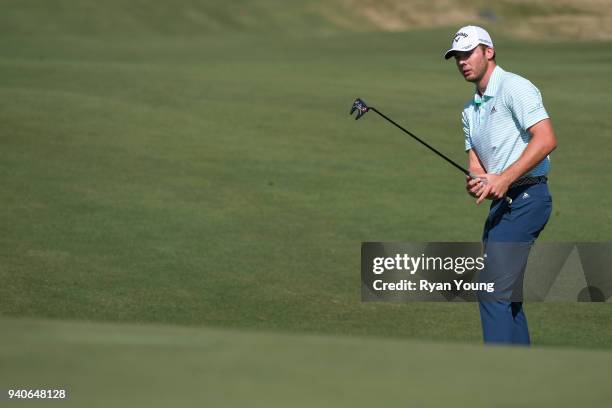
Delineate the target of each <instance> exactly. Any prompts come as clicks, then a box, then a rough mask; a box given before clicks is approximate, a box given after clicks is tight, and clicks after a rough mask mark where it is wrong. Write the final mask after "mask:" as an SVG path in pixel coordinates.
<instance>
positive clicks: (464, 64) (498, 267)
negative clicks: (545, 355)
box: [445, 26, 557, 345]
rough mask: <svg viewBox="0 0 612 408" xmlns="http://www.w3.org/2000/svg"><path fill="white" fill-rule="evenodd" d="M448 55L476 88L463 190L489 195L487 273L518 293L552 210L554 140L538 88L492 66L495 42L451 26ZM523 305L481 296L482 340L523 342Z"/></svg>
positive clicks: (466, 112) (479, 198)
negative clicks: (533, 246)
mask: <svg viewBox="0 0 612 408" xmlns="http://www.w3.org/2000/svg"><path fill="white" fill-rule="evenodd" d="M451 57H454V59H455V62H456V65H457V68H458V69H459V72H460V73H461V75H462V76H463V78H464V79H465V80H466V81H468V82H471V83H473V84H474V85H475V93H474V96H473V97H472V98H471V99H470V101H469V102H468V103H467V104H466V105H465V107H464V109H463V113H462V119H463V120H462V122H463V132H464V135H465V150H466V151H467V154H468V166H469V173H470V174H471V176H467V183H466V190H467V192H468V194H470V195H471V196H472V197H474V198H476V203H478V204H480V203H481V202H483V201H484V200H485V199H489V200H492V203H491V208H490V212H489V216H488V217H487V220H486V222H485V226H484V233H483V243H484V245H485V254H486V256H487V258H486V265H487V267H486V268H485V270H486V271H487V272H488V276H489V277H491V276H497V277H496V278H495V279H494V280H496V281H499V280H501V281H502V286H503V285H506V286H504V287H503V288H501V289H500V290H501V291H502V292H503V291H506V290H508V291H510V292H512V291H513V290H514V289H516V287H517V285H519V286H520V288H519V289H520V290H522V275H521V273H522V271H523V270H524V267H525V265H526V262H527V257H528V253H529V247H530V246H531V244H532V243H533V242H534V241H535V240H536V239H537V237H538V235H539V234H540V232H541V231H542V229H543V228H544V226H545V225H546V222H547V221H548V218H549V216H550V213H551V209H552V199H551V196H550V194H549V192H548V186H547V174H548V171H549V168H550V160H549V157H548V155H549V153H550V152H552V151H553V150H554V149H555V147H556V145H557V142H556V137H555V134H554V132H553V129H552V126H551V122H550V119H549V117H548V114H547V112H546V109H545V108H544V105H543V103H542V97H541V95H540V92H539V91H538V89H537V88H536V87H535V86H534V85H533V84H532V83H531V82H529V81H528V80H527V79H525V78H522V77H521V76H518V75H515V74H512V73H510V72H507V71H505V70H503V69H502V68H501V67H499V66H498V65H497V64H496V61H495V49H494V47H493V41H492V40H491V37H490V36H489V34H488V33H487V32H486V31H485V30H484V29H482V28H481V27H476V26H467V27H463V28H461V29H460V30H459V31H457V33H456V34H455V35H454V36H453V39H452V43H451V49H450V50H448V51H447V52H446V54H445V58H446V59H449V58H451ZM505 244H509V245H510V246H508V245H505ZM513 244H518V246H514V247H513V246H511V245H513ZM517 248H523V249H524V250H521V249H517ZM508 275H512V276H510V277H509V276H508ZM503 282H505V283H503ZM508 282H510V283H508ZM496 290H497V289H496ZM522 306H523V304H522V298H517V297H515V296H500V297H496V298H488V299H485V298H483V297H480V298H479V307H480V316H481V322H482V329H483V337H484V341H485V343H506V344H523V345H528V344H529V343H530V339H529V331H528V327H527V320H526V318H525V313H524V311H523V307H522Z"/></svg>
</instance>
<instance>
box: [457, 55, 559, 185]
mask: <svg viewBox="0 0 612 408" xmlns="http://www.w3.org/2000/svg"><path fill="white" fill-rule="evenodd" d="M546 118H548V113H546V109H545V108H544V104H543V103H542V96H541V95H540V91H539V90H538V88H536V87H535V86H534V85H533V84H532V83H531V82H529V81H528V80H527V79H525V78H523V77H521V76H519V75H516V74H513V73H510V72H506V71H504V70H503V69H501V67H499V66H497V67H495V69H494V70H493V73H492V74H491V78H489V83H488V84H487V89H486V91H485V93H484V95H482V97H481V96H480V95H479V94H478V92H476V94H475V95H474V99H472V100H470V101H469V102H468V103H466V104H465V106H464V108H463V133H464V135H465V150H466V151H467V150H470V149H474V151H475V152H476V154H477V155H478V157H479V158H480V160H481V161H482V164H483V165H484V167H485V170H486V171H487V173H501V172H503V171H504V170H505V169H507V168H508V167H509V166H510V165H511V164H512V163H514V162H515V161H516V160H517V159H518V158H519V157H520V156H521V154H522V153H523V151H524V150H525V148H526V147H527V143H529V140H530V139H531V135H530V134H529V132H528V131H527V129H529V128H530V127H531V126H533V125H535V124H536V123H538V122H540V121H541V120H544V119H546ZM549 169H550V158H549V157H548V156H547V157H546V158H545V159H544V160H542V161H541V162H540V163H538V165H537V166H535V167H534V168H533V169H531V171H529V173H528V174H526V175H529V176H543V175H546V174H547V173H548V171H549Z"/></svg>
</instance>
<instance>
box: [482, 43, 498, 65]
mask: <svg viewBox="0 0 612 408" xmlns="http://www.w3.org/2000/svg"><path fill="white" fill-rule="evenodd" d="M478 46H479V47H480V48H482V52H483V53H484V52H485V51H486V50H487V48H491V47H488V46H486V45H484V44H478ZM496 54H497V52H495V48H493V58H491V59H492V60H493V61H494V62H497V61H495V56H496Z"/></svg>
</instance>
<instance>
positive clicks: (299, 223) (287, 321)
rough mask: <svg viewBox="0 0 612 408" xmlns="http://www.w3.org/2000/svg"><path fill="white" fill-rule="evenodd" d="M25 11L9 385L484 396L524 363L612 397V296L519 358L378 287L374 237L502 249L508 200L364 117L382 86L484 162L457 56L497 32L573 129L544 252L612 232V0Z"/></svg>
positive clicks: (561, 310)
mask: <svg viewBox="0 0 612 408" xmlns="http://www.w3.org/2000/svg"><path fill="white" fill-rule="evenodd" d="M0 5H1V6H2V7H1V10H2V13H0V50H1V52H0V78H1V80H0V87H1V88H0V89H1V92H2V98H0V197H2V206H1V207H0V218H1V225H2V233H1V234H0V260H1V262H0V279H1V281H2V285H0V328H1V330H0V331H1V333H2V336H0V345H1V347H0V388H2V387H4V388H7V389H8V388H10V387H30V388H33V387H37V386H39V387H40V386H44V387H52V386H53V387H65V388H67V389H68V390H69V395H72V396H73V397H72V398H70V400H69V402H70V403H72V404H74V405H75V406H78V405H83V403H85V402H87V403H90V404H93V405H94V406H97V405H99V406H103V405H104V406H106V405H109V404H112V405H115V406H120V405H122V404H123V405H126V406H127V405H130V406H141V405H142V406H145V405H146V406H157V405H159V406H162V405H164V406H167V405H168V404H171V403H174V404H181V403H182V404H188V403H193V402H195V401H197V402H201V403H211V404H213V403H214V404H215V405H218V406H236V405H238V404H241V405H243V404H249V405H251V406H260V405H261V406H267V407H270V406H306V405H308V406H312V405H322V406H325V405H329V406H345V405H346V406H349V405H350V406H362V405H363V406H365V405H366V404H367V405H369V404H371V403H381V402H382V403H383V404H384V405H390V404H393V403H395V402H397V401H398V399H401V400H402V401H405V402H406V403H408V402H410V398H408V397H407V396H406V392H409V393H410V395H412V398H414V400H413V401H414V402H415V403H416V404H417V405H418V404H420V405H421V406H437V405H438V404H440V405H441V404H443V403H444V402H451V401H455V402H456V401H466V405H467V401H469V403H470V405H471V406H483V407H484V406H491V404H492V403H493V402H498V401H499V395H500V394H501V393H504V395H507V394H508V393H509V392H510V391H509V389H508V388H507V387H509V385H507V384H508V383H509V381H514V380H516V378H517V376H519V374H518V373H520V380H517V381H519V383H518V387H519V390H522V391H523V393H521V396H520V397H515V398H517V399H515V400H513V403H519V405H521V404H523V405H526V406H527V405H539V406H557V407H559V406H574V405H576V403H578V402H582V403H583V404H584V403H585V401H586V403H587V405H589V403H592V404H593V405H595V404H597V405H605V402H607V401H609V400H610V398H611V397H612V393H611V392H610V390H609V389H608V388H609V387H607V386H606V385H605V378H606V376H605V373H607V370H608V368H609V366H610V363H611V362H612V352H611V351H610V350H611V349H612V317H611V316H612V308H611V306H610V303H609V302H607V303H569V302H568V303H539V304H529V305H527V306H526V310H527V316H528V318H529V323H530V329H531V334H532V340H533V343H534V345H535V346H534V347H533V348H532V349H530V350H515V349H504V348H497V349H491V348H483V347H482V346H480V343H481V335H480V322H479V316H478V311H477V307H476V305H475V304H442V303H440V304H438V303H411V304H391V303H362V302H361V301H360V276H359V273H360V272H359V271H360V265H359V262H360V244H361V242H363V241H478V240H479V239H480V236H481V231H482V224H483V220H484V218H485V216H486V214H487V210H488V208H487V206H486V205H481V206H476V205H475V204H474V202H473V200H472V199H471V198H470V197H468V196H467V195H466V194H465V191H464V179H463V177H462V176H461V175H460V174H458V173H457V172H456V170H455V169H453V168H452V167H451V166H448V165H446V164H445V163H443V162H442V161H441V160H440V159H439V158H437V157H435V156H434V155H433V154H431V153H430V152H429V151H427V150H426V149H424V148H423V147H422V146H420V145H418V144H417V143H415V142H414V141H413V140H411V139H409V138H408V137H407V136H406V135H404V134H402V133H401V132H399V131H398V130H397V129H395V128H393V127H392V126H389V125H388V124H387V123H386V122H383V121H382V120H381V119H380V118H378V117H376V116H367V117H365V118H364V119H362V120H360V121H359V122H355V121H354V120H353V119H352V118H351V117H349V116H348V111H349V109H350V106H351V104H352V102H353V100H354V99H355V97H362V98H363V99H365V100H366V101H367V102H368V103H370V104H371V105H372V106H376V107H377V108H379V109H380V110H382V111H383V112H384V113H385V114H387V115H389V116H391V117H392V118H393V119H395V120H396V121H398V122H399V123H401V124H402V125H404V126H405V127H406V128H408V129H410V130H411V131H412V132H414V133H415V134H417V135H419V136H421V137H423V138H424V139H426V140H427V141H428V142H430V143H431V144H433V145H434V146H436V147H437V148H439V149H440V150H441V151H442V152H444V153H445V154H447V155H448V156H450V157H452V158H453V159H455V160H456V161H459V162H464V161H465V160H466V157H465V153H464V151H463V136H462V131H461V122H460V112H461V108H462V106H463V104H464V102H465V101H467V100H468V99H469V98H470V97H471V96H472V95H473V87H472V85H471V84H468V83H465V82H464V81H463V79H462V78H461V77H460V75H459V74H458V72H457V69H456V67H455V65H454V62H453V61H452V60H451V61H445V60H444V59H443V57H442V55H443V53H444V52H445V51H446V50H447V49H448V48H449V45H450V41H451V39H452V36H453V35H454V33H455V32H456V30H457V28H459V27H461V26H463V25H466V24H478V25H482V26H483V27H485V28H486V29H487V30H488V31H489V32H490V34H491V36H492V37H493V41H494V42H495V45H496V53H497V62H498V64H499V65H500V66H502V67H503V68H504V69H506V70H507V71H511V72H514V73H517V74H520V75H523V76H525V77H527V78H528V79H529V80H531V81H532V82H533V83H534V84H535V85H536V86H538V88H539V89H540V91H541V92H542V94H543V97H544V103H545V106H546V107H547V110H548V112H549V114H550V116H551V118H552V121H553V125H554V127H555V130H556V133H557V137H558V141H559V147H558V148H557V150H556V151H555V152H554V153H553V155H552V157H551V160H552V172H551V175H550V188H551V192H552V195H553V199H554V209H553V215H552V216H551V219H550V221H549V224H548V226H547V228H546V230H545V231H544V233H543V234H542V236H541V238H540V239H541V240H542V241H549V242H554V241H564V242H565V241H608V240H610V236H611V233H612V224H611V223H610V208H611V206H612V194H611V193H610V192H609V189H608V188H607V187H608V186H610V185H611V184H612V176H611V175H610V171H609V170H610V165H609V162H608V161H607V160H608V159H609V156H610V140H611V138H612V131H611V130H610V129H611V128H610V125H609V123H608V118H609V111H610V106H611V105H612V96H610V95H611V92H610V91H611V90H612V89H611V87H612V85H611V83H612V81H611V80H612V2H611V1H610V0H589V1H577V0H560V1H549V0H539V1H529V2H528V1H522V0H520V1H498V2H485V1H470V2H468V1H446V0H430V1H396V0H381V1H356V0H329V1H322V0H310V1H309V0H303V1H298V0H290V1H280V0H264V1H256V0H234V1H226V2H221V1H211V0H209V1H197V0H177V1H174V2H172V3H168V2H162V1H158V0H147V1H145V0H140V1H138V0H133V1H116V0H109V1H106V2H94V1H90V0H82V1H74V0H70V1H69V0H29V1H25V2H24V1H7V0H0ZM492 361H495V362H496V363H495V364H496V365H503V367H507V370H504V372H503V373H500V372H499V371H500V370H495V368H496V367H495V366H493V365H492V363H491V362H492ZM458 366H459V367H461V369H462V370H465V371H464V373H465V375H464V376H461V377H462V378H461V379H457V377H456V376H457V375H459V374H458V373H450V371H447V369H448V368H449V367H453V368H456V367H458ZM493 370H495V372H493ZM526 371H528V372H529V374H527V373H526ZM445 373H449V374H445ZM462 374H463V373H462ZM408 378H409V379H410V381H409V384H406V383H405V381H406V380H407V379H408ZM449 382H452V384H453V385H449ZM475 382H476V383H479V384H485V385H486V387H485V388H486V389H487V392H483V393H482V394H481V395H480V396H479V397H478V398H475V396H474V395H473V394H472V393H471V391H472V390H473V386H474V383H475ZM581 382H583V383H584V384H583V386H579V385H580V384H582V383H581ZM564 384H566V385H568V386H567V387H565V386H564ZM570 385H572V387H570ZM511 392H512V393H514V392H515V391H511ZM434 396H435V397H434ZM96 404H97V405H96Z"/></svg>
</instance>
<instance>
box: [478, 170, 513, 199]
mask: <svg viewBox="0 0 612 408" xmlns="http://www.w3.org/2000/svg"><path fill="white" fill-rule="evenodd" d="M476 177H478V178H480V179H483V180H486V182H485V184H484V185H483V188H482V190H480V191H479V192H478V200H476V204H480V203H482V202H483V201H484V200H485V198H488V199H491V200H499V199H500V198H504V197H505V196H506V193H507V192H508V187H510V180H509V179H507V178H506V177H505V176H504V175H503V174H491V173H486V174H478V175H476Z"/></svg>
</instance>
